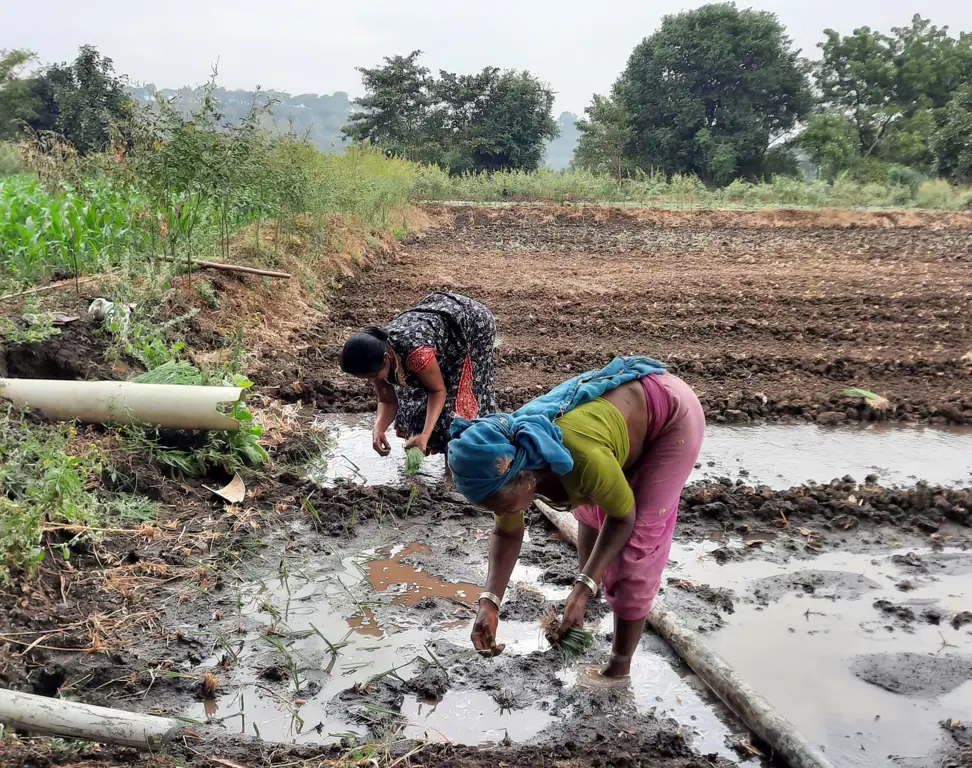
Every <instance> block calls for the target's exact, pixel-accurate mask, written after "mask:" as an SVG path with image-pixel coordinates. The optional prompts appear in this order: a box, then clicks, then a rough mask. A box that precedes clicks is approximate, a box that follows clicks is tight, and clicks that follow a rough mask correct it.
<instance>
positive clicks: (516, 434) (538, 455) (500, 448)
mask: <svg viewBox="0 0 972 768" xmlns="http://www.w3.org/2000/svg"><path fill="white" fill-rule="evenodd" d="M664 372H665V367H664V366H663V365H662V364H661V363H659V362H658V361H657V360H653V359H652V358H650V357H616V358H614V360H612V361H611V362H610V363H609V364H608V365H606V366H605V367H604V368H602V369H600V370H599V371H590V372H588V373H583V374H581V375H580V376H575V377H574V378H573V379H571V380H570V381H565V382H564V383H563V384H559V385H558V386H556V387H554V388H553V389H552V390H551V391H550V392H548V393H547V394H546V395H543V396H541V397H538V398H537V399H536V400H531V401H530V402H529V403H527V404H526V405H524V406H523V407H522V408H520V409H519V410H517V411H516V412H514V413H512V414H505V413H497V414H493V415H491V416H486V417H485V418H481V419H476V420H474V421H467V420H466V419H461V418H456V419H455V420H454V421H453V422H452V430H451V436H452V440H451V441H450V442H449V453H448V456H449V468H450V469H451V470H452V475H453V479H454V480H455V483H456V490H458V491H459V492H460V493H461V494H462V495H463V496H465V497H466V498H467V499H469V500H470V501H472V502H474V503H476V504H479V503H482V502H483V501H485V500H486V499H487V498H489V497H490V496H492V495H493V494H494V493H496V492H497V491H498V490H500V489H501V488H502V487H503V486H505V485H506V484H507V483H508V482H509V481H510V480H512V479H513V478H514V477H516V475H517V474H518V473H519V472H522V471H523V470H531V469H545V468H546V467H550V469H552V470H553V471H554V473H556V474H558V475H566V474H567V473H568V472H570V470H571V469H573V468H574V460H573V458H571V455H570V452H569V451H568V450H567V449H566V448H565V447H564V438H563V433H562V432H561V431H560V427H558V426H557V425H556V424H554V420H555V419H557V418H559V417H560V416H562V415H563V414H565V413H567V412H568V411H571V410H573V409H574V408H576V407H577V406H579V405H583V404H584V403H588V402H590V401H591V400H595V399H597V398H598V397H600V396H601V395H603V394H604V393H605V392H609V391H610V390H612V389H615V388H617V387H619V386H621V385H622V384H626V383H628V382H629V381H633V380H634V379H640V378H642V377H644V376H649V375H651V374H659V373H664Z"/></svg>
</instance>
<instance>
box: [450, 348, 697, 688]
mask: <svg viewBox="0 0 972 768" xmlns="http://www.w3.org/2000/svg"><path fill="white" fill-rule="evenodd" d="M704 429H705V416H704V415H703V413H702V406H701V405H700V404H699V400H698V398H697V397H696V396H695V393H694V392H693V391H692V389H691V387H689V386H688V384H686V383H685V382H684V381H682V380H681V379H679V378H677V377H676V376H673V375H671V374H669V373H666V372H665V370H664V367H663V366H662V365H661V364H660V363H658V362H657V361H655V360H652V359H651V358H647V357H629V358H615V359H614V361H612V362H611V363H610V364H609V365H608V366H606V367H605V368H603V369H601V370H600V371H592V372H590V373H585V374H582V375H580V376H577V377H575V378H573V379H571V380H570V381H567V382H565V383H563V384H561V385H559V386H557V387H555V388H554V389H553V390H552V391H551V392H549V393H548V394H546V395H544V396H542V397H539V398H537V399H536V400H533V401H531V402H529V403H527V404H526V405H525V406H523V407H522V408H521V409H519V410H518V411H516V412H515V413H513V414H494V415H492V416H487V417H485V418H480V419H477V420H475V421H472V422H469V421H462V420H458V419H457V420H456V421H455V423H454V424H453V426H452V435H453V440H452V442H451V443H450V444H449V454H448V459H449V466H450V468H451V470H452V475H453V479H454V481H455V486H456V489H457V490H458V491H459V492H460V493H462V494H463V495H464V496H465V497H466V498H467V499H469V500H470V501H472V502H474V503H477V504H482V505H483V506H485V507H487V508H488V509H490V510H491V511H492V512H493V513H494V517H495V526H494V530H493V533H492V536H491V537H490V544H489V572H488V575H487V578H486V588H485V591H484V592H483V593H482V595H481V597H480V600H479V612H478V614H477V616H476V621H475V624H474V626H473V634H472V641H473V644H474V646H475V647H476V649H477V650H479V651H480V652H482V653H487V654H495V653H497V652H498V651H499V650H501V649H500V648H499V647H498V646H497V645H496V629H497V625H498V616H499V606H500V603H501V602H502V599H503V593H504V592H505V590H506V585H507V583H508V582H509V579H510V575H511V573H512V571H513V567H514V565H515V564H516V560H517V558H518V557H519V553H520V546H521V544H522V542H523V530H524V523H523V512H524V510H525V509H526V508H527V507H528V506H529V505H530V504H531V503H532V502H533V499H534V498H535V497H536V496H543V497H546V499H548V500H549V501H550V502H551V503H553V504H555V505H556V504H559V505H563V506H567V507H570V508H572V509H573V514H574V517H575V518H577V522H578V548H577V550H578V560H579V570H578V574H577V578H576V580H575V583H574V589H573V591H572V592H571V594H570V597H569V598H568V599H567V604H566V606H565V608H564V617H563V621H562V622H561V625H560V628H559V630H558V637H559V636H562V635H563V633H564V632H565V631H566V630H567V629H568V628H570V627H577V628H582V627H583V625H584V613H585V610H586V608H587V602H588V600H589V599H590V598H591V597H592V596H593V595H595V594H596V593H597V590H598V587H599V585H603V588H604V595H605V597H606V599H607V601H608V604H609V605H610V606H611V609H612V611H613V612H614V641H613V647H612V650H611V660H610V662H609V663H608V665H607V666H606V667H605V668H604V669H603V670H601V674H602V675H604V676H606V677H624V676H625V675H627V674H628V673H629V671H630V666H631V658H632V656H633V654H634V652H635V649H636V648H637V647H638V641H639V639H640V638H641V635H642V632H643V631H644V624H645V617H646V616H647V615H648V612H649V611H650V610H651V605H652V602H653V601H654V599H655V595H656V594H657V593H658V589H659V587H660V586H661V576H662V571H663V570H664V568H665V564H666V563H667V561H668V555H669V552H670V550H671V545H672V535H673V533H674V530H675V520H676V517H677V513H678V502H679V497H680V495H681V492H682V488H683V487H684V485H685V482H686V481H687V480H688V477H689V474H690V473H691V472H692V469H693V468H694V466H695V462H696V460H697V459H698V456H699V450H700V448H701V445H702V436H703V432H704Z"/></svg>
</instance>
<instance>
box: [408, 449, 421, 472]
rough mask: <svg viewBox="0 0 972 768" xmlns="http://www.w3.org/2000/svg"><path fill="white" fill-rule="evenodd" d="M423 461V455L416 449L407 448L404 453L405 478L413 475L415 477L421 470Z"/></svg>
mask: <svg viewBox="0 0 972 768" xmlns="http://www.w3.org/2000/svg"><path fill="white" fill-rule="evenodd" d="M424 459H425V454H423V453H422V451H420V450H419V449H418V448H409V449H408V450H407V451H405V476H406V477H412V476H413V475H417V474H418V472H419V470H420V469H421V468H422V461H423V460H424Z"/></svg>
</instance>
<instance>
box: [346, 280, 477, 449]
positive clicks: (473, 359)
mask: <svg viewBox="0 0 972 768" xmlns="http://www.w3.org/2000/svg"><path fill="white" fill-rule="evenodd" d="M495 343H496V321H495V320H494V319H493V313H492V312H490V311H489V310H488V309H487V308H486V307H485V306H484V305H482V304H480V303H479V302H478V301H473V300H472V299H470V298H468V297H467V296H462V295H460V294H458V293H432V294H430V295H428V296H426V297H425V298H424V299H422V300H421V301H420V302H419V303H418V304H417V305H416V306H415V307H413V308H412V309H409V310H407V311H405V312H402V314H400V315H399V316H398V317H396V318H395V319H394V320H392V321H391V322H390V323H388V325H386V326H385V327H384V328H377V327H374V326H373V327H370V328H365V329H364V330H363V331H361V332H360V333H356V334H355V335H354V336H352V337H351V338H350V339H348V340H347V342H346V343H345V345H344V349H342V350H341V355H340V359H339V363H340V366H341V370H342V371H344V372H345V373H349V374H351V375H352V376H357V377H359V378H364V379H368V380H369V381H371V382H372V384H373V385H374V388H375V393H376V394H377V396H378V415H377V418H376V419H375V426H374V430H373V432H372V442H373V445H374V449H375V450H376V451H377V452H378V453H379V454H380V455H382V456H387V455H388V454H389V452H390V451H391V447H390V446H389V444H388V440H387V438H386V437H385V433H386V432H387V431H388V427H389V426H390V425H391V424H392V423H393V422H394V424H395V431H396V432H397V434H398V436H399V437H401V438H403V439H405V440H406V441H407V443H406V446H407V447H409V448H410V447H412V446H415V447H417V448H419V449H420V450H421V451H422V452H423V453H425V454H427V455H428V454H432V453H442V452H444V451H445V448H446V445H447V444H448V441H449V428H450V427H451V425H452V420H453V419H454V418H455V417H456V416H457V415H458V416H461V417H462V418H464V419H475V418H477V417H478V416H482V415H485V414H488V413H491V412H492V411H494V410H496V393H495V390H494V387H493V378H494V371H495V369H494V362H493V354H494V351H493V350H494V347H495Z"/></svg>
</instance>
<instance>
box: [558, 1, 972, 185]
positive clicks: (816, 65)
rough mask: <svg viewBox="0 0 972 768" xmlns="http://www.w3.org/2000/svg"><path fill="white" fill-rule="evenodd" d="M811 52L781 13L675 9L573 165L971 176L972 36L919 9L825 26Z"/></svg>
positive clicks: (601, 109)
mask: <svg viewBox="0 0 972 768" xmlns="http://www.w3.org/2000/svg"><path fill="white" fill-rule="evenodd" d="M818 47H819V48H820V59H819V60H816V61H808V60H806V59H804V58H802V57H801V56H800V54H799V51H796V50H794V48H793V45H792V41H791V40H790V39H789V38H788V37H787V35H786V30H785V29H784V27H783V25H782V24H781V23H780V22H779V20H778V19H777V18H776V16H775V15H773V14H771V13H767V12H761V11H754V10H750V9H744V10H740V9H738V8H736V6H735V5H733V4H731V3H719V4H712V5H705V6H702V7H700V8H698V9H696V10H692V11H687V12H684V13H680V14H677V15H672V16H666V17H665V18H664V20H663V21H662V24H661V27H660V28H659V29H658V31H657V32H655V33H654V34H653V35H651V36H650V37H648V38H646V39H645V40H644V41H643V42H642V43H640V44H639V45H638V46H637V47H636V48H635V49H634V51H633V52H632V54H631V57H630V58H629V60H628V64H627V67H626V68H625V70H624V71H623V72H622V73H621V75H620V76H619V77H618V79H617V81H616V82H615V84H614V86H613V87H612V89H611V92H610V93H609V94H607V95H595V96H594V98H593V101H592V103H591V104H590V106H588V107H587V108H586V109H585V110H584V112H585V115H584V117H583V118H582V119H581V120H580V121H579V122H578V125H577V127H578V129H579V130H580V132H581V136H580V140H579V142H578V146H577V150H576V152H575V155H574V164H575V165H576V166H578V167H582V168H586V169H589V170H595V171H600V172H606V173H611V174H613V175H615V176H616V177H617V178H618V179H619V181H620V180H621V179H622V178H623V177H625V176H629V175H632V174H635V173H637V172H638V171H639V170H642V171H647V170H649V169H651V170H660V171H663V172H664V173H666V174H668V175H672V174H678V173H682V174H695V175H697V176H698V177H699V178H700V179H702V180H703V181H705V182H706V183H710V184H718V185H724V184H727V183H729V182H731V181H733V180H735V179H740V178H741V179H747V180H753V181H755V180H761V179H769V178H771V177H772V176H773V175H774V174H780V173H783V174H788V175H798V174H799V169H798V161H799V159H800V157H801V156H803V157H805V158H807V159H809V161H810V162H811V163H812V164H813V165H814V166H816V168H817V169H818V172H819V174H820V176H822V177H823V178H825V179H828V180H834V179H835V178H837V177H838V176H840V175H842V174H847V175H849V176H851V177H852V178H855V179H857V180H860V181H864V182H888V181H892V182H895V181H897V182H898V183H908V182H913V181H914V180H916V179H919V178H920V177H921V175H938V176H941V177H943V178H946V179H948V180H950V181H955V182H964V183H967V182H970V181H972V143H970V138H969V137H970V136H972V34H970V33H964V32H963V33H960V34H959V35H957V36H955V35H951V34H949V31H948V28H947V27H937V26H935V25H934V24H932V23H931V22H930V21H928V20H927V19H923V18H922V17H921V16H918V15H916V16H915V17H914V18H913V19H912V22H911V25H910V26H907V27H895V28H893V29H892V30H891V32H890V34H883V33H881V32H877V31H875V30H872V29H871V28H869V27H861V28H859V29H856V30H854V31H853V32H852V33H851V34H849V35H841V34H840V33H838V32H836V31H834V30H832V29H828V30H825V31H824V40H823V42H821V43H820V44H819V46H818Z"/></svg>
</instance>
